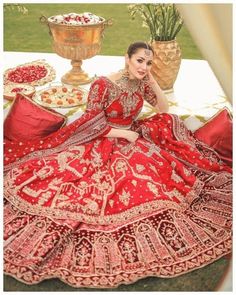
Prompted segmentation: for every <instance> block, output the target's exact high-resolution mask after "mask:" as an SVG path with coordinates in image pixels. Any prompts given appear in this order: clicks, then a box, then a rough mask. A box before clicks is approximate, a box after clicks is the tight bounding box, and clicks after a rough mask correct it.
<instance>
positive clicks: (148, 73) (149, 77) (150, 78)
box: [147, 69, 157, 85]
mask: <svg viewBox="0 0 236 295" xmlns="http://www.w3.org/2000/svg"><path fill="white" fill-rule="evenodd" d="M147 80H148V82H149V84H150V85H153V84H157V81H156V80H155V79H154V77H153V75H152V73H151V71H150V70H149V69H148V70H147Z"/></svg>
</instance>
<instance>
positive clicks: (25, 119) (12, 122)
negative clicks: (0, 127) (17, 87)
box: [4, 93, 66, 141]
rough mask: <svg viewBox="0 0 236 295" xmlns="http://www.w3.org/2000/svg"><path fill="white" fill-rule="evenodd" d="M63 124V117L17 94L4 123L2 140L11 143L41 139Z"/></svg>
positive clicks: (64, 120)
mask: <svg viewBox="0 0 236 295" xmlns="http://www.w3.org/2000/svg"><path fill="white" fill-rule="evenodd" d="M65 123H66V117H65V116H63V115H61V114H59V113H57V112H55V111H52V110H49V109H47V108H44V107H42V106H40V105H38V104H36V103H35V102H34V101H32V100H31V99H30V98H28V97H26V96H24V95H23V94H21V93H17V95H16V98H15V100H14V102H13V104H12V106H11V109H10V110H9V113H8V115H7V117H6V119H5V121H4V138H6V139H8V140H11V141H13V140H21V141H27V140H29V139H32V140H33V139H41V138H43V137H45V136H47V135H49V134H50V133H52V132H54V131H56V130H58V129H59V128H61V127H62V126H63V125H64V124H65Z"/></svg>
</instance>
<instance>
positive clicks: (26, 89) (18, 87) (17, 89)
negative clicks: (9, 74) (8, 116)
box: [3, 83, 35, 100]
mask: <svg viewBox="0 0 236 295" xmlns="http://www.w3.org/2000/svg"><path fill="white" fill-rule="evenodd" d="M17 93H22V94H24V95H26V96H28V97H30V98H32V96H33V95H34V94H35V88H34V86H32V85H28V84H23V83H21V84H20V83H10V84H6V85H4V90H3V97H4V98H5V99H7V100H14V98H15V97H16V94H17Z"/></svg>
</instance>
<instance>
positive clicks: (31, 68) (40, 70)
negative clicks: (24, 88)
mask: <svg viewBox="0 0 236 295" xmlns="http://www.w3.org/2000/svg"><path fill="white" fill-rule="evenodd" d="M55 77H56V72H55V70H54V68H53V67H52V66H50V65H49V64H48V63H46V62H45V61H44V60H36V61H32V62H30V63H25V64H22V65H19V66H17V67H14V68H10V69H7V70H6V71H5V72H4V78H3V81H4V84H8V83H24V84H29V85H32V86H41V85H44V84H46V83H48V82H51V81H52V80H54V79H55Z"/></svg>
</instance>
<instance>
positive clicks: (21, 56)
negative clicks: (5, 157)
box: [3, 52, 232, 130]
mask: <svg viewBox="0 0 236 295" xmlns="http://www.w3.org/2000/svg"><path fill="white" fill-rule="evenodd" d="M39 59H44V60H45V61H46V62H47V63H49V64H50V65H51V66H53V67H54V68H55V70H56V78H55V80H54V82H61V77H62V76H63V75H64V74H65V73H66V72H67V71H69V70H70V69H71V64H70V60H69V59H65V58H62V57H60V56H58V55H57V54H55V53H31V52H4V54H3V61H4V70H6V69H8V68H12V67H15V66H18V65H21V64H24V63H27V62H32V61H35V60H39ZM123 67H124V57H123V56H101V55H97V56H94V57H93V58H90V59H87V60H84V61H83V65H82V68H83V70H84V71H85V72H87V73H88V74H89V76H91V77H94V76H95V75H96V76H101V75H108V74H110V73H112V72H116V71H117V70H120V69H122V68H123ZM47 86H48V84H47V85H44V86H40V87H37V88H36V91H37V90H41V89H42V88H44V87H47ZM89 86H90V85H89V84H87V85H83V86H82V87H84V88H85V89H89ZM166 95H167V97H168V99H169V104H170V110H169V112H170V113H174V114H177V115H180V116H181V118H182V119H183V120H184V122H185V124H186V126H187V127H188V128H189V129H190V130H195V129H197V128H198V127H200V126H201V125H202V124H203V123H204V122H205V121H206V120H208V119H209V118H210V117H212V116H213V115H214V114H215V113H216V112H217V111H218V110H219V109H221V108H223V107H225V106H226V107H228V108H229V110H232V107H231V104H230V103H229V102H227V100H226V97H225V94H224V92H223V90H222V88H221V87H220V85H219V83H218V81H217V79H216V77H215V75H214V74H213V72H212V70H211V68H210V66H209V64H208V63H207V62H206V61H205V60H190V59H182V62H181V66H180V70H179V73H178V76H177V79H176V82H175V84H174V89H173V91H172V92H167V93H166ZM10 105H11V103H9V102H8V101H4V115H5V116H6V114H7V113H8V111H9V108H10ZM58 111H59V112H61V113H63V114H66V115H67V117H68V123H70V122H72V121H74V120H75V119H76V118H78V117H79V116H80V115H81V114H82V112H83V111H84V107H82V108H78V107H77V108H74V109H68V108H67V109H58ZM146 112H148V114H149V115H151V114H152V113H153V110H152V108H151V107H150V105H148V104H145V105H144V108H143V113H146Z"/></svg>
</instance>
